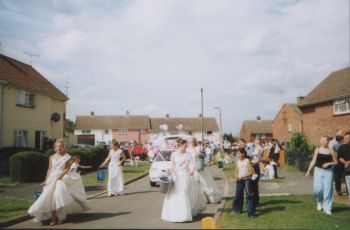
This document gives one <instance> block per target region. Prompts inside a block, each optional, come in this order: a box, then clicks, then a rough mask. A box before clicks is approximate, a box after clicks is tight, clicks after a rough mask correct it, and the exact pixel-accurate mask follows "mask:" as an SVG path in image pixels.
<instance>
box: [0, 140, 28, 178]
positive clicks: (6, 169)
mask: <svg viewBox="0 0 350 230" xmlns="http://www.w3.org/2000/svg"><path fill="white" fill-rule="evenodd" d="M23 151H35V150H34V149H32V148H28V147H3V148H1V149H0V176H5V175H6V176H8V175H9V174H10V166H9V159H10V157H11V156H13V155H15V154H16V153H18V152H23Z"/></svg>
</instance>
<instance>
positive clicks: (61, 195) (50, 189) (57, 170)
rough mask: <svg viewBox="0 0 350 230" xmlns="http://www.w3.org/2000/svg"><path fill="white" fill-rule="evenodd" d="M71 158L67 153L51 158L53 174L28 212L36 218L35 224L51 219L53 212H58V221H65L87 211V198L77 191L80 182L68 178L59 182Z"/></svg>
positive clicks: (51, 173)
mask: <svg viewBox="0 0 350 230" xmlns="http://www.w3.org/2000/svg"><path fill="white" fill-rule="evenodd" d="M70 158H71V156H70V155H69V154H67V153H66V154H65V155H63V156H62V157H61V158H59V159H54V158H51V161H52V162H51V172H50V174H49V176H48V178H47V180H46V185H45V186H44V188H43V192H42V194H41V195H40V196H39V198H38V199H37V200H36V201H35V202H34V204H33V205H32V206H31V207H30V208H29V210H28V214H29V215H30V216H34V222H38V221H43V220H46V219H49V218H50V217H51V213H52V211H57V218H58V220H59V221H63V220H65V218H66V215H67V214H69V213H76V212H81V211H84V209H86V198H85V197H81V196H80V194H79V193H78V192H76V191H75V190H76V189H77V188H78V187H80V185H79V184H78V183H79V181H78V180H73V179H72V180H71V179H68V180H66V179H67V176H65V177H64V178H63V179H62V180H58V177H59V176H60V175H61V174H62V172H63V171H64V170H65V167H66V162H67V161H68V160H69V159H70ZM67 181H69V183H68V182H67Z"/></svg>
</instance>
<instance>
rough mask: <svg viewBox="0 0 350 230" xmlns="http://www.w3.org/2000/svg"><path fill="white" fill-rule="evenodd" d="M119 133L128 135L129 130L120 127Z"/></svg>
mask: <svg viewBox="0 0 350 230" xmlns="http://www.w3.org/2000/svg"><path fill="white" fill-rule="evenodd" d="M118 132H119V135H128V130H127V129H119V131H118Z"/></svg>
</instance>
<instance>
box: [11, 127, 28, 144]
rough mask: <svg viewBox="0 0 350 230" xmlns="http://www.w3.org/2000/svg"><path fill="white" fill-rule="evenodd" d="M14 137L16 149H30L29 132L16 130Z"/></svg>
mask: <svg viewBox="0 0 350 230" xmlns="http://www.w3.org/2000/svg"><path fill="white" fill-rule="evenodd" d="M13 137H14V139H13V145H14V146H15V147H28V130H24V129H15V130H14V131H13Z"/></svg>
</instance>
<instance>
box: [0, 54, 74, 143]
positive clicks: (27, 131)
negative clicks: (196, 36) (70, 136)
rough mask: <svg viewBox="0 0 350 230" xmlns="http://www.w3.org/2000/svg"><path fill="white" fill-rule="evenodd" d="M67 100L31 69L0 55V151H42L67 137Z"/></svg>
mask: <svg viewBox="0 0 350 230" xmlns="http://www.w3.org/2000/svg"><path fill="white" fill-rule="evenodd" d="M67 100H68V97H66V95H64V94H63V93H62V92H61V91H60V90H59V89H57V88H56V87H55V86H54V85H53V84H52V83H51V82H50V81H48V80H47V79H46V78H45V77H44V76H43V75H42V74H40V73H39V72H38V71H37V70H36V69H34V68H33V67H32V66H30V65H27V64H25V63H23V62H20V61H18V60H15V59H13V58H10V57H7V56H5V55H2V54H0V148H2V147H11V146H15V147H31V148H35V149H37V150H43V149H45V148H46V147H47V145H48V139H50V138H52V139H55V138H63V137H66V133H65V123H66V119H65V117H66V102H67Z"/></svg>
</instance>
